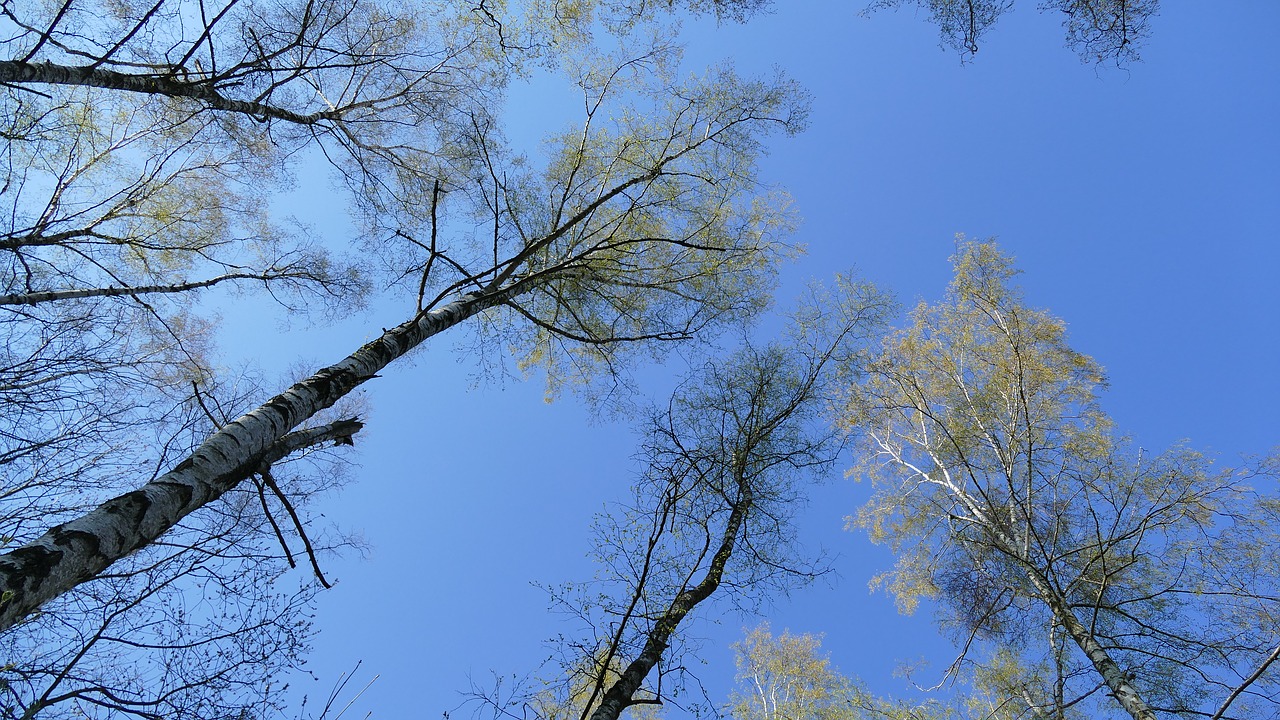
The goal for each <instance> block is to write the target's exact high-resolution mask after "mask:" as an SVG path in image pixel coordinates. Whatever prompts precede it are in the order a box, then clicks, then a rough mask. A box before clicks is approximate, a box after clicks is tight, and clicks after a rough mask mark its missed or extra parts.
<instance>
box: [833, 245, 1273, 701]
mask: <svg viewBox="0 0 1280 720" xmlns="http://www.w3.org/2000/svg"><path fill="white" fill-rule="evenodd" d="M1014 274H1015V271H1014V269H1013V267H1012V263H1011V260H1010V259H1009V258H1008V257H1007V256H1005V255H1002V254H1001V253H1000V251H999V250H998V249H997V248H996V247H995V246H994V245H993V244H991V243H968V244H965V245H964V246H963V247H962V248H961V249H960V250H959V251H958V253H957V255H956V257H955V279H954V280H953V281H952V283H951V286H950V287H949V289H948V291H947V296H946V299H945V300H944V301H942V302H941V303H938V304H936V305H927V304H921V305H920V306H919V307H917V308H916V309H915V311H914V312H913V313H912V315H911V321H910V325H909V326H908V327H907V328H906V329H905V330H902V331H900V332H898V333H897V334H895V335H893V336H892V337H891V338H890V339H889V340H888V341H887V342H886V344H885V346H884V351H883V354H882V355H881V357H880V359H879V360H877V361H876V362H875V363H874V364H873V365H872V369H871V373H870V380H869V381H868V382H867V383H866V384H864V385H863V386H861V387H859V388H858V389H857V390H856V391H855V392H854V397H853V399H852V401H851V402H850V404H849V407H848V416H847V420H846V422H847V423H848V425H849V426H850V427H852V428H854V429H856V431H857V432H858V433H860V434H862V435H863V436H864V437H865V438H867V445H866V454H865V462H863V463H862V464H860V465H859V466H858V468H857V469H856V470H855V472H857V473H858V474H859V475H862V476H866V477H870V478H871V479H872V480H873V481H874V483H875V487H876V488H877V492H876V494H875V495H874V497H873V499H872V500H871V501H870V502H869V503H868V504H867V505H866V506H865V507H864V508H862V509H861V511H860V512H859V513H858V515H857V517H856V519H855V520H854V523H855V524H856V525H858V526H861V527H863V528H866V529H867V530H868V531H869V532H870V534H871V537H872V539H873V540H876V541H877V542H885V543H888V544H889V545H890V546H891V547H892V548H893V549H894V550H895V551H896V552H897V553H898V554H899V556H900V559H899V562H898V565H897V568H896V569H895V570H893V571H892V572H889V573H886V574H885V575H883V576H881V578H880V579H879V580H878V582H879V583H881V584H883V585H885V586H886V587H888V589H889V590H890V591H891V592H892V593H893V594H894V595H896V596H897V598H898V601H899V603H900V606H901V607H902V608H903V609H904V610H907V611H910V610H911V609H913V608H914V607H915V605H916V603H917V601H918V600H919V599H920V598H931V599H935V600H936V601H937V602H938V603H939V606H940V608H941V612H942V617H943V620H944V623H945V624H946V626H948V627H950V628H952V629H953V630H954V631H955V632H956V633H957V636H958V638H959V640H960V641H961V644H962V646H963V647H964V653H965V654H964V655H962V657H961V661H964V660H966V659H974V658H973V657H972V656H970V655H969V654H968V653H969V652H970V650H972V649H973V648H975V644H974V643H975V641H976V642H977V643H978V645H981V644H982V643H995V644H996V646H997V647H999V648H1001V649H1002V653H1003V654H1002V656H1001V657H1003V660H1001V663H1002V666H1003V669H1001V670H1000V671H999V672H998V673H993V672H991V671H988V672H987V678H988V680H989V681H990V682H989V684H991V683H994V685H999V686H1001V687H1003V688H1005V689H1006V690H1007V691H1008V692H1009V693H1010V694H1012V695H1014V696H1015V697H1016V698H1018V699H1019V700H1021V701H1022V706H1023V707H1024V708H1025V709H1026V711H1027V712H1029V713H1031V714H1032V715H1034V716H1036V717H1047V718H1058V719H1061V718H1075V717H1092V716H1095V715H1094V714H1096V713H1106V712H1113V711H1115V710H1116V709H1122V710H1123V711H1124V712H1126V713H1127V714H1129V715H1131V716H1132V717H1134V718H1135V719H1137V720H1153V719H1154V718H1159V717H1185V718H1191V717H1213V718H1249V717H1263V716H1268V715H1271V714H1274V713H1275V712H1276V710H1277V707H1278V706H1280V694H1277V692H1278V690H1280V672H1278V671H1280V667H1278V666H1277V665H1276V659H1277V657H1280V626H1278V625H1277V624H1276V618H1277V617H1278V615H1277V610H1280V607H1278V606H1277V604H1276V603H1277V598H1280V593H1278V592H1277V586H1276V577H1275V575H1274V573H1271V572H1265V571H1261V568H1263V567H1274V562H1275V561H1276V559H1277V558H1276V551H1275V548H1276V547H1277V539H1280V538H1277V536H1276V534H1275V533H1276V532H1277V530H1278V529H1280V526H1278V525H1277V520H1278V519H1280V517H1278V516H1277V514H1276V510H1277V507H1278V505H1277V500H1276V497H1275V495H1274V494H1273V492H1272V491H1273V488H1274V471H1275V467H1274V462H1270V463H1269V464H1268V463H1262V464H1255V465H1253V466H1251V467H1250V468H1245V469H1236V470H1232V469H1217V468H1215V467H1214V466H1213V465H1212V463H1211V462H1210V461H1209V460H1207V459H1206V458H1205V457H1204V456H1202V455H1200V454H1198V453H1195V452H1193V451H1191V450H1188V449H1186V448H1173V449H1171V450H1169V451H1166V452H1164V453H1159V454H1154V453H1147V452H1146V451H1144V450H1141V449H1138V450H1136V451H1135V450H1134V449H1133V448H1132V446H1131V444H1130V443H1129V442H1128V441H1127V440H1126V439H1125V438H1124V437H1123V436H1120V435H1118V434H1117V433H1116V431H1115V430H1114V428H1113V426H1112V423H1111V421H1110V419H1109V418H1108V417H1107V416H1106V415H1105V414H1104V413H1103V412H1102V411H1101V410H1100V409H1099V407H1098V404H1097V392H1098V389H1099V388H1100V387H1101V386H1102V383H1103V376H1102V370H1101V368H1100V367H1099V366H1098V365H1097V363H1095V362H1094V361H1093V360H1092V359H1090V358H1088V357H1086V356H1084V355H1082V354H1080V353H1078V352H1076V351H1074V350H1072V349H1071V348H1070V346H1069V345H1068V344H1067V342H1066V331H1065V328H1064V325H1063V323H1062V322H1061V321H1060V320H1057V319H1056V318H1053V317H1052V316H1050V315H1049V314H1048V313H1046V312H1044V311H1040V310H1034V309H1031V308H1029V307H1028V306H1027V305H1026V303H1025V301H1024V300H1023V298H1022V295H1021V293H1020V291H1019V290H1018V289H1017V288H1015V287H1014V286H1013V285H1012V278H1013V276H1014ZM1255 483H1258V484H1261V485H1262V486H1263V488H1264V491H1259V490H1255V489H1253V488H1252V487H1251V486H1252V485H1253V484H1255ZM956 667H958V665H957V666H956Z"/></svg>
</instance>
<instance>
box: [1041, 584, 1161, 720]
mask: <svg viewBox="0 0 1280 720" xmlns="http://www.w3.org/2000/svg"><path fill="white" fill-rule="evenodd" d="M1045 600H1046V601H1047V602H1048V603H1049V608H1050V609H1051V610H1052V611H1053V616H1054V617H1055V618H1057V620H1058V622H1060V623H1062V625H1063V627H1065V628H1066V629H1067V633H1069V634H1070V635H1071V639H1072V640H1074V641H1075V643H1076V645H1079V646H1080V649H1081V650H1083V651H1084V654H1085V656H1087V657H1088V658H1089V662H1091V663H1093V667H1094V669H1096V670H1097V671H1098V674H1099V675H1101V676H1102V679H1103V681H1105V682H1106V683H1107V687H1108V688H1110V689H1111V696H1112V697H1114V698H1115V699H1116V702H1118V703H1120V707H1122V708H1124V709H1125V711H1126V712H1128V713H1129V714H1130V715H1132V716H1133V718H1134V720H1156V714H1155V712H1154V711H1152V709H1151V708H1150V707H1148V706H1147V703H1146V701H1145V700H1143V699H1142V696H1141V695H1139V694H1138V690H1137V689H1136V688H1134V687H1133V685H1132V684H1131V683H1130V682H1129V676H1128V674H1127V673H1125V671H1124V670H1122V669H1121V668H1120V666H1119V665H1118V664H1116V661H1115V660H1113V659H1111V655H1110V653H1108V652H1107V650H1106V648H1104V647H1102V643H1099V642H1098V639H1097V638H1095V637H1094V636H1093V633H1091V632H1089V629H1088V628H1086V627H1085V626H1084V623H1082V622H1080V619H1079V618H1077V617H1076V614H1075V612H1073V611H1072V610H1071V608H1070V607H1069V606H1068V605H1067V601H1066V598H1063V597H1062V596H1060V595H1058V594H1057V593H1053V594H1051V595H1048V596H1047V597H1046V598H1045Z"/></svg>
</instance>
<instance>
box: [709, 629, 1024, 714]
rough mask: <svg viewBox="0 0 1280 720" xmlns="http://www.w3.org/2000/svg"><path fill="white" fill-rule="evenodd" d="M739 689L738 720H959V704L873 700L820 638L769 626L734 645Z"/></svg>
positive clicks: (734, 701)
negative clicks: (779, 631)
mask: <svg viewBox="0 0 1280 720" xmlns="http://www.w3.org/2000/svg"><path fill="white" fill-rule="evenodd" d="M733 650H734V657H735V661H736V663H737V666H738V674H737V685H736V687H735V689H734V690H733V692H732V693H731V694H730V696H729V704H728V706H727V707H726V708H725V709H726V714H727V715H729V716H730V717H733V718H737V719H738V720H873V719H874V720H957V719H958V718H963V717H969V718H971V719H972V720H976V718H977V717H982V718H983V720H989V719H991V718H996V717H1004V716H1000V715H996V714H991V715H977V716H975V715H969V716H966V715H965V714H964V713H963V712H962V711H960V710H959V708H958V707H957V706H956V705H957V704H944V703H942V702H939V701H937V700H929V701H926V702H923V703H915V702H909V701H904V700H892V699H884V698H878V697H874V696H872V695H871V694H870V693H868V692H867V691H866V689H865V688H864V687H863V686H862V684H861V683H860V682H858V681H857V680H856V679H854V678H851V677H849V676H847V675H845V674H844V673H842V672H840V670H839V669H838V668H836V667H835V666H834V665H832V663H831V660H830V658H829V657H827V656H826V655H825V654H823V653H822V652H821V650H822V636H820V635H813V634H810V633H803V634H800V635H796V634H793V633H791V632H788V631H785V630H784V631H783V632H782V634H781V635H774V634H773V633H772V632H770V629H769V626H768V624H764V625H761V626H759V627H756V628H753V629H751V630H749V631H747V634H746V636H745V637H743V639H742V640H740V641H738V642H736V643H734V645H733Z"/></svg>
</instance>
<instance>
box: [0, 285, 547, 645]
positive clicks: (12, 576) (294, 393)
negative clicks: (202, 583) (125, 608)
mask: <svg viewBox="0 0 1280 720" xmlns="http://www.w3.org/2000/svg"><path fill="white" fill-rule="evenodd" d="M525 289H527V288H526V287H525V286H521V285H520V284H515V285H509V286H507V287H505V288H502V289H499V290H495V291H490V292H486V293H468V294H467V295H464V296H462V297H461V298H459V299H458V300H456V301H454V302H452V303H449V304H448V305H445V306H443V307H440V308H438V309H435V310H432V311H430V312H423V313H419V314H418V315H417V316H416V317H415V318H414V319H412V320H409V321H408V322H405V323H403V324H401V325H399V326H397V327H394V328H392V329H390V330H387V331H385V332H384V333H383V334H382V336H381V337H379V338H378V339H376V340H373V341H372V342H369V343H367V344H365V345H364V346H363V347H361V348H360V349H359V350H357V351H355V352H354V353H352V354H351V355H349V356H347V357H346V358H345V359H344V360H342V361H341V362H339V363H337V364H336V365H331V366H329V367H326V368H324V369H322V370H320V371H318V372H316V373H315V374H314V375H312V376H311V377H309V378H306V379H305V380H302V381H300V382H298V383H296V384H294V385H293V386H292V387H290V388H289V389H287V390H285V391H284V392H282V393H280V394H279V395H277V396H275V397H273V398H271V399H270V400H268V401H267V402H266V403H264V404H263V405H261V406H260V407H258V408H257V409H255V410H253V411H251V412H249V413H247V414H246V415H243V416H241V417H239V418H236V419H235V420H233V421H231V422H229V423H227V424H226V425H224V426H223V427H222V428H221V429H220V430H218V431H217V432H216V433H214V434H213V435H211V436H209V438H208V439H207V440H205V441H204V442H203V443H201V444H200V446H199V447H198V448H196V450H195V452H193V453H192V454H191V455H190V456H189V457H188V458H187V459H186V460H183V461H182V462H181V463H179V464H178V465H177V467H175V468H174V469H173V470H170V471H169V472H167V473H165V474H164V475H161V476H160V477H158V478H156V479H154V480H152V481H150V482H148V483H146V484H145V485H143V486H142V487H141V488H138V489H137V490H134V491H132V492H129V493H126V494H124V495H120V496H118V497H115V498H112V499H111V500H108V501H106V502H105V503H103V504H102V505H99V506H98V507H97V508H95V509H94V510H91V511H90V512H89V513H87V514H85V515H83V516H81V517H79V518H77V519H75V520H72V521H71V522H68V523H65V524H63V525H59V526H57V527H55V528H52V529H50V530H49V531H48V532H46V533H45V534H44V535H43V536H41V537H40V538H38V539H37V540H35V541H33V542H30V543H28V544H26V545H23V546H22V547H20V548H17V549H16V550H13V551H11V552H9V553H7V554H5V555H3V556H0V631H3V630H6V629H8V628H10V627H12V626H13V625H14V624H16V623H17V622H19V621H20V620H22V619H23V618H24V617H26V616H27V615H29V614H30V613H32V612H33V611H35V610H36V608H38V607H40V605H41V604H43V603H44V602H46V601H48V600H50V599H52V598H54V597H57V596H58V595H60V594H62V593H64V592H67V591H68V590H70V589H72V588H74V587H75V586H76V585H79V584H80V583H83V582H85V581H88V580H90V579H92V578H93V577H95V576H96V575H98V574H99V573H101V572H102V571H103V570H105V569H106V568H107V567H108V566H110V565H111V564H112V563H114V562H115V561H116V560H119V559H120V558H122V557H124V556H126V555H128V554H129V553H131V552H133V551H135V550H138V549H139V548H142V547H144V546H146V545H147V544H149V543H151V542H153V541H154V540H155V539H156V538H158V537H160V536H161V535H162V534H164V533H165V532H166V531H167V530H169V529H170V528H172V527H173V526H174V525H176V524H177V523H178V521H180V520H181V519H182V518H184V517H186V516H187V515H188V514H190V513H191V512H193V511H195V510H197V509H199V508H200V507H202V506H204V505H205V504H207V503H209V502H212V501H214V500H216V499H218V498H219V497H221V496H222V494H223V493H225V492H226V491H228V490H230V489H231V488H233V487H235V486H236V485H237V484H238V483H240V482H241V481H242V480H245V479H246V478H248V477H249V476H250V475H251V474H252V473H254V472H256V471H257V470H258V468H259V467H261V466H262V465H263V463H264V462H266V463H270V462H274V461H275V460H278V459H279V458H280V457H282V456H283V455H284V454H287V453H288V452H292V451H293V450H296V449H298V448H297V446H296V443H297V442H299V441H301V440H303V439H304V438H303V437H302V436H301V435H300V434H299V433H292V434H291V433H290V431H292V430H293V429H294V428H295V427H297V426H298V425H300V424H301V423H303V422H304V421H306V420H307V418H310V417H311V416H312V415H314V414H316V413H317V412H319V411H320V410H323V409H325V408H327V407H330V406H331V405H333V404H334V403H335V402H337V401H338V400H339V399H340V398H342V397H343V396H345V395H346V394H347V393H349V392H351V391H352V390H353V389H355V388H356V387H357V386H359V385H360V384H361V383H363V382H365V381H366V380H368V379H369V378H371V377H373V376H374V375H375V373H377V372H378V371H379V370H381V369H382V368H384V367H386V366H387V365H388V364H389V363H391V362H392V361H393V360H395V359H396V358H399V357H401V356H403V355H404V354H405V353H406V352H408V351H409V350H411V349H412V348H414V347H416V346H417V345H419V344H421V343H422V342H423V341H424V340H426V339H427V338H429V337H431V336H433V335H435V334H437V333H439V332H442V331H444V330H446V329H448V328H450V327H453V326H454V325H457V324H458V323H460V322H462V321H463V320H466V319H467V318H469V317H471V316H473V315H475V314H476V313H479V312H481V311H483V310H486V309H488V308H491V307H493V306H495V305H498V304H499V303H501V302H503V301H505V300H507V299H509V298H511V297H514V296H515V295H517V294H519V293H520V292H522V291H523V290H525ZM308 432H311V431H302V433H308ZM350 435H351V431H349V430H348V431H347V432H346V433H345V435H343V436H335V437H334V438H331V439H343V438H344V437H345V438H347V439H349V438H350ZM313 443H314V439H312V440H311V442H307V443H305V444H313ZM291 448H292V449H291Z"/></svg>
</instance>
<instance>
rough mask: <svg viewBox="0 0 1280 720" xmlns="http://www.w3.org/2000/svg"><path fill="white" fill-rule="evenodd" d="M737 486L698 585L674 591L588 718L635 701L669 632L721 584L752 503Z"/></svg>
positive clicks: (606, 717) (612, 713) (612, 714)
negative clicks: (638, 648)
mask: <svg viewBox="0 0 1280 720" xmlns="http://www.w3.org/2000/svg"><path fill="white" fill-rule="evenodd" d="M739 488H740V490H741V491H742V495H741V497H739V498H738V502H737V503H736V504H734V506H733V511H732V512H730V513H729V522H728V523H727V524H726V525H725V529H724V534H723V535H722V536H721V540H720V547H719V548H717V549H716V554H715V555H714V556H713V557H712V559H711V566H710V567H708V568H707V574H706V575H705V576H704V577H703V578H702V581H701V582H699V583H698V584H697V585H695V586H693V587H692V588H689V589H688V590H684V591H682V592H681V593H680V594H679V595H677V596H676V599H675V600H674V601H673V602H672V603H671V607H669V608H667V611H666V612H664V613H663V614H662V617H661V618H658V622H657V623H655V624H654V626H653V629H652V630H650V631H649V637H648V638H647V639H646V640H645V643H644V649H643V650H641V651H640V654H639V655H638V656H636V659H635V660H632V661H631V663H630V664H629V665H627V667H626V669H625V670H623V671H622V675H621V676H620V677H619V678H618V679H617V681H616V682H614V683H613V685H612V686H610V688H609V690H608V691H607V692H605V694H604V698H603V699H601V700H600V707H598V708H596V710H595V712H593V713H592V714H591V720H618V716H619V715H621V714H622V711H623V710H626V709H627V708H628V707H630V706H631V705H634V704H635V700H634V696H635V694H636V691H637V690H639V689H640V684H641V683H642V682H644V679H645V677H647V676H648V675H649V671H650V670H652V669H653V667H654V666H655V665H657V664H658V661H659V660H661V659H662V653H663V652H664V651H666V649H667V644H668V642H669V641H670V639H671V634H672V633H673V632H675V629H676V627H677V626H678V625H679V624H680V621H681V620H683V619H684V617H685V616H686V615H688V614H689V611H691V610H693V608H694V607H695V606H696V605H697V604H698V603H700V602H702V601H703V600H706V599H707V598H708V597H711V593H713V592H715V591H716V588H718V587H720V579H721V578H722V577H723V576H724V567H725V565H726V564H727V563H728V562H729V557H730V556H732V555H733V546H734V542H735V540H736V539H737V537H738V532H739V531H740V530H741V529H742V523H743V522H744V521H745V520H746V517H747V510H748V509H749V508H750V506H751V493H750V490H749V488H747V486H746V483H745V482H741V483H739Z"/></svg>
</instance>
